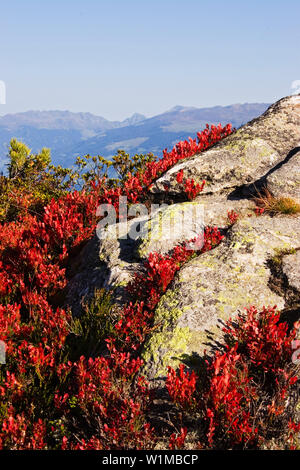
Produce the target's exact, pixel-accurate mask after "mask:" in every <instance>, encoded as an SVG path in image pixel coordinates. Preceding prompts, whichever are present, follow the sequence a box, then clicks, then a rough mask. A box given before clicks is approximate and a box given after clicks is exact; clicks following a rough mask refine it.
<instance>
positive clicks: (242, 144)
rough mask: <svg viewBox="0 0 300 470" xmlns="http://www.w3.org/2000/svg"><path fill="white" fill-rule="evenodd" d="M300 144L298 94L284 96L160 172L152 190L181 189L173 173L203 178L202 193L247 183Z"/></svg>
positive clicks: (261, 175)
mask: <svg viewBox="0 0 300 470" xmlns="http://www.w3.org/2000/svg"><path fill="white" fill-rule="evenodd" d="M297 147H300V95H296V96H290V97H287V98H283V99H282V100H280V101H278V102H277V103H275V104H274V105H272V106H271V107H270V108H269V109H268V110H267V111H266V112H265V113H264V114H263V115H262V116H260V117H259V118H257V119H254V120H253V121H251V122H249V123H248V124H246V125H245V126H243V127H241V128H240V129H239V130H238V131H237V132H236V133H234V134H233V135H231V136H228V137H227V138H225V139H224V140H222V141H221V142H219V143H218V144H216V145H215V146H214V147H213V148H211V149H210V150H207V151H205V152H203V153H201V154H199V155H195V156H194V157H191V158H189V159H186V160H183V161H181V162H179V163H178V164H177V165H175V166H174V167H173V168H171V169H170V170H169V171H167V172H166V173H165V174H164V175H162V176H161V177H160V178H159V179H158V180H157V181H156V183H155V184H154V186H153V189H152V192H153V193H156V194H157V193H162V192H164V188H165V186H166V185H167V186H168V187H169V188H170V189H169V191H170V193H171V194H179V193H182V192H183V186H180V185H178V183H177V181H176V175H177V173H178V172H179V171H180V170H183V175H184V178H193V179H194V181H195V183H198V182H201V181H202V180H203V179H204V180H206V185H205V186H204V190H203V194H205V193H212V192H218V191H221V190H223V189H226V188H234V187H236V186H241V185H243V184H250V183H254V182H255V181H257V180H258V179H259V178H262V177H264V175H265V174H266V173H267V172H268V171H269V170H271V169H272V168H273V167H274V166H275V165H276V164H278V163H279V162H280V161H282V160H284V159H285V158H286V157H287V156H288V154H289V152H291V151H292V150H293V149H295V148H297Z"/></svg>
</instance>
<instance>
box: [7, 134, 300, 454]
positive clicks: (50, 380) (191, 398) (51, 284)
mask: <svg viewBox="0 0 300 470" xmlns="http://www.w3.org/2000/svg"><path fill="white" fill-rule="evenodd" d="M231 132H232V130H231V126H230V125H228V126H225V127H224V128H222V126H221V125H219V126H217V127H215V126H212V127H211V129H209V126H207V127H206V129H205V130H204V131H203V132H202V133H198V135H197V137H198V140H197V141H196V139H194V140H193V139H190V140H189V141H184V142H180V143H179V144H177V145H176V146H175V147H174V149H173V150H172V151H171V152H167V151H166V150H165V151H164V153H163V158H162V159H161V160H158V161H155V162H150V163H147V165H146V169H145V170H144V171H141V172H140V173H138V174H136V175H132V174H130V173H128V174H127V175H126V177H125V178H124V180H123V181H122V182H121V183H120V185H119V186H109V184H108V182H107V180H106V179H105V178H101V179H98V180H95V181H93V182H91V184H90V185H89V187H88V188H87V189H85V190H81V191H72V192H70V193H67V194H65V195H63V196H61V197H59V199H56V200H55V199H52V200H51V201H50V202H49V203H48V204H47V205H46V206H45V207H44V208H43V210H41V211H40V212H39V213H33V212H31V211H30V205H31V203H32V201H31V200H30V196H28V195H26V197H24V198H23V199H22V197H21V196H20V197H19V196H18V198H19V199H18V201H19V205H20V211H19V212H18V214H17V216H16V218H15V220H13V221H9V222H4V223H2V224H1V226H0V301H1V304H0V340H2V341H4V342H5V344H6V364H5V365H2V366H0V367H1V369H0V398H1V403H0V448H1V449H81V450H85V449H130V448H135V449H142V448H143V449H147V448H153V446H154V444H155V439H156V436H155V430H154V429H152V428H151V426H150V424H149V423H148V421H147V419H146V411H147V408H148V407H149V404H150V403H151V393H150V391H149V387H148V384H147V383H146V381H145V380H144V379H143V378H138V371H139V370H140V367H141V366H142V361H141V359H140V358H139V350H140V347H141V345H142V344H143V342H144V341H145V339H146V337H147V335H148V334H149V333H150V332H151V330H152V328H153V316H154V310H155V306H156V305H157V303H158V301H159V300H160V298H161V296H162V295H163V293H164V292H165V291H166V289H167V288H168V286H169V285H170V282H171V281H172V280H173V278H174V276H175V274H176V272H178V270H179V269H180V267H181V266H182V264H183V263H185V262H186V261H188V260H189V259H190V257H191V256H192V255H193V254H194V250H192V249H189V248H188V245H187V246H185V245H178V246H176V247H175V248H174V249H173V251H172V252H171V253H170V254H168V255H161V254H159V253H152V254H150V255H149V257H148V259H147V261H146V262H145V266H144V273H143V274H140V275H137V276H136V277H135V280H134V281H133V283H131V284H130V285H129V287H128V289H129V291H130V294H131V295H132V298H133V299H132V302H131V303H128V304H127V305H124V306H123V307H122V309H121V310H120V312H119V316H118V319H117V321H116V322H115V324H114V325H113V333H112V334H109V335H108V336H107V338H106V341H105V343H106V349H105V354H103V355H102V356H96V357H89V356H82V355H81V356H80V357H78V358H76V359H72V360H71V359H70V354H71V353H72V351H70V347H69V343H68V341H69V338H70V336H71V335H72V328H71V323H72V319H71V315H70V314H69V312H68V311H66V310H65V309H63V308H61V307H59V308H57V307H54V305H53V301H52V299H53V296H54V295H55V294H56V293H57V292H59V291H60V290H61V289H63V288H64V287H65V286H66V283H67V276H66V263H67V261H68V258H69V257H71V256H72V253H73V250H74V249H76V247H80V246H81V244H83V243H85V242H86V241H87V240H88V239H89V238H91V236H92V235H93V233H94V231H95V227H96V223H97V217H96V208H97V206H98V205H99V204H100V203H110V204H113V205H114V207H115V208H116V210H117V212H118V203H119V196H120V195H125V196H127V198H128V201H129V202H130V203H135V202H141V201H143V200H144V199H145V198H146V197H147V191H148V190H149V188H150V187H151V184H152V183H153V182H154V181H155V179H156V178H158V177H159V176H160V175H161V174H163V173H164V172H165V171H167V170H168V169H169V168H171V167H172V166H173V165H174V164H176V163H177V162H178V161H180V160H182V159H184V158H188V157H190V156H192V155H194V154H196V153H199V152H201V151H203V150H205V149H206V148H209V147H210V146H211V145H213V144H214V143H216V142H218V141H219V140H220V139H221V138H223V137H225V136H226V135H229V134H230V133H231ZM178 175H179V176H178ZM178 175H177V181H178V180H179V181H178V183H182V182H183V173H179V174H178ZM203 184H204V182H203V183H201V184H200V183H199V184H195V183H194V181H193V180H189V179H187V180H185V182H184V187H185V190H186V193H187V196H188V198H194V197H196V195H197V194H199V192H200V191H201V190H202V189H203ZM16 201H17V200H16ZM16 201H14V202H16ZM18 201H17V202H18ZM21 209H22V210H21ZM221 240H222V235H221V234H220V232H219V231H218V229H217V228H212V227H206V229H205V232H204V236H203V237H200V238H199V239H198V245H197V240H196V247H197V246H198V247H199V249H197V250H196V251H197V253H198V254H200V253H203V252H205V251H207V250H210V249H212V248H214V247H215V246H216V245H217V244H218V243H220V241H221ZM194 242H195V240H194ZM275 320H276V318H275V316H274V317H273V320H272V322H273V323H272V322H271V323H272V328H271V333H269V330H268V328H267V327H266V328H265V329H263V333H261V334H262V335H263V336H262V339H261V341H264V342H265V343H264V344H263V345H262V344H260V343H259V342H258V345H257V342H255V341H254V339H255V332H257V329H256V330H255V321H256V317H255V312H254V311H253V313H252V317H251V319H250V318H249V322H248V323H247V324H246V325H241V328H242V330H243V333H240V332H238V331H237V330H234V329H233V328H232V327H231V326H228V331H227V332H226V334H227V335H228V337H230V338H231V340H230V341H231V342H235V343H237V344H238V347H236V346H231V347H230V348H229V347H228V351H227V352H226V353H225V355H216V356H215V358H214V359H213V361H212V362H211V363H210V365H208V367H207V374H208V377H209V381H208V382H207V384H208V385H207V387H208V388H209V387H210V388H209V390H210V393H209V391H208V389H207V390H205V393H204V395H203V396H202V397H199V396H198V395H197V393H198V389H197V386H198V385H197V383H198V382H197V376H196V374H195V373H187V372H185V371H184V369H183V367H181V368H180V370H179V375H178V376H177V374H176V373H175V371H171V370H170V372H169V377H168V381H167V387H168V390H169V393H170V395H171V397H172V399H173V400H174V401H175V402H176V403H178V404H180V405H181V406H182V407H183V408H184V409H185V410H188V409H190V408H192V409H193V410H198V409H201V410H203V411H202V412H203V416H204V420H205V423H206V428H207V436H206V439H207V442H208V444H209V446H211V447H213V446H214V445H215V442H216V441H218V439H219V437H218V436H219V435H220V432H221V430H223V428H224V426H225V427H226V423H227V422H228V421H229V420H234V421H233V423H232V426H231V427H230V428H229V429H228V439H229V442H230V445H235V443H236V442H238V443H241V442H245V439H246V438H247V439H248V440H247V442H252V441H253V442H254V441H255V439H256V438H257V432H256V431H255V429H256V428H254V429H253V426H252V421H253V419H252V415H251V413H250V414H247V413H248V412H247V410H248V408H247V406H248V405H247V404H249V403H250V402H251V400H252V399H253V397H254V396H255V393H256V389H255V387H254V388H253V384H252V381H251V380H252V378H251V374H250V372H251V367H252V365H253V367H256V366H257V365H259V367H260V368H261V369H262V370H264V372H265V373H267V372H268V373H272V374H275V375H274V377H275V379H276V380H277V382H276V380H275V384H276V386H277V387H278V390H277V391H276V393H279V398H280V400H281V401H280V400H279V401H278V400H277V399H276V400H275V401H274V404H273V403H272V402H271V403H270V404H269V405H270V407H269V408H268V409H269V412H270V413H273V414H275V415H276V416H277V414H278V413H279V414H280V410H281V407H282V405H281V403H284V400H285V397H286V394H287V392H288V387H289V386H293V382H294V381H295V380H296V378H295V376H294V375H289V374H288V373H287V372H286V369H285V362H284V360H283V362H282V363H280V364H281V371H282V373H281V374H279V373H278V368H276V367H277V366H276V364H274V361H273V363H272V364H271V353H270V348H273V350H275V351H276V357H278V361H279V356H280V355H284V357H285V358H286V357H287V355H288V354H289V345H290V343H289V339H288V335H287V331H286V330H285V329H284V327H282V328H281V329H280V331H278V329H277V326H276V325H277V324H276V321H275ZM271 323H270V321H269V322H268V323H267V325H268V326H269V327H270V325H271ZM257 334H258V333H257ZM259 334H260V333H259ZM259 334H258V335H259ZM275 336H276V338H279V344H278V345H277V346H276V345H274V341H273V339H274V337H275ZM272 341H273V342H272ZM240 348H248V349H247V354H248V355H249V356H250V357H251V360H250V361H248V362H247V361H244V362H243V361H242V357H243V353H242V352H240V351H239V349H240ZM269 366H270V368H269ZM276 374H277V375H276ZM285 374H288V375H285ZM274 377H272V378H270V381H269V382H270V384H271V383H273V382H274V380H273V378H274ZM241 378H243V381H242V382H241ZM271 379H272V380H273V382H272V380H271ZM282 381H283V382H282ZM286 381H288V384H289V386H287V385H286ZM282 383H283V385H282ZM276 397H277V395H276ZM205 400H206V401H205ZM199 407H200V408H199ZM197 412H198V411H197ZM276 413H277V414H276ZM237 414H238V418H236V415H237ZM224 423H225V424H224ZM249 426H250V427H249ZM251 426H252V427H251ZM289 426H290V428H289V429H290V433H291V435H294V432H295V431H296V429H298V428H297V426H298V425H297V424H295V423H294V422H293V421H290V425H289ZM258 428H259V426H258ZM226 429H227V428H226ZM187 433H188V429H187V428H186V427H182V428H181V430H180V434H179V435H178V436H176V435H175V434H173V435H172V436H171V437H170V448H181V447H183V446H184V442H185V438H186V436H187ZM291 439H292V438H291ZM218 442H219V441H218ZM293 445H294V443H293Z"/></svg>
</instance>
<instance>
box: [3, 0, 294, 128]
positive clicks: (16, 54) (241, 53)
mask: <svg viewBox="0 0 300 470" xmlns="http://www.w3.org/2000/svg"><path fill="white" fill-rule="evenodd" d="M0 80H3V81H4V82H5V84H6V89H7V98H6V104H5V105H3V104H0V114H1V115H3V114H6V113H10V112H19V111H26V110H29V109H40V110H45V109H63V110H65V109H68V110H70V111H89V112H92V113H95V114H98V115H102V116H104V117H106V118H107V119H111V120H119V119H124V118H125V117H128V116H129V115H131V114H133V113H134V112H139V113H142V114H145V115H146V116H152V115H155V114H158V113H160V112H164V111H166V110H167V109H169V108H171V107H173V106H175V105H178V104H179V105H184V106H197V107H205V106H214V105H227V104H233V103H238V102H241V103H244V102H273V101H275V100H277V99H279V98H281V97H282V96H285V95H288V94H290V91H291V88H290V87H291V83H292V82H293V81H295V80H300V1H299V0H227V1H226V0H223V1H220V0H210V1H209V0H206V1H204V0H39V1H38V0H5V1H4V0H0Z"/></svg>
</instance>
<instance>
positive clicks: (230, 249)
mask: <svg viewBox="0 0 300 470" xmlns="http://www.w3.org/2000/svg"><path fill="white" fill-rule="evenodd" d="M299 246H300V224H299V219H297V218H289V217H283V218H275V217H273V218H271V217H268V216H263V217H251V218H245V219H242V220H240V221H239V222H238V223H237V224H235V225H234V226H233V227H232V229H230V231H229V233H228V234H227V237H226V239H225V241H223V242H222V243H221V244H220V245H219V246H218V247H217V248H216V249H215V250H212V251H210V252H207V253H204V254H203V255H200V256H198V257H197V258H195V259H193V260H191V261H190V262H189V263H187V264H186V265H185V266H183V267H182V269H181V270H180V272H179V274H178V275H177V276H176V279H175V280H174V282H173V285H172V288H171V289H169V291H168V292H167V293H166V294H165V295H164V296H163V297H162V299H161V301H160V303H159V305H158V307H157V310H156V316H155V320H154V323H156V324H157V325H160V326H159V327H158V328H157V329H156V330H155V332H154V333H153V335H152V336H151V338H150V339H149V340H148V342H147V343H146V345H145V348H144V352H143V357H144V360H145V363H146V367H145V372H146V373H147V375H148V376H149V377H152V378H154V377H158V376H161V375H164V374H165V372H166V367H167V365H173V366H176V365H178V364H179V363H180V361H186V360H188V359H189V358H191V357H192V356H195V354H196V355H197V354H200V355H201V354H203V352H204V349H209V348H210V347H211V346H212V345H213V343H211V341H212V339H213V338H214V339H218V337H220V333H221V332H220V327H222V324H223V323H224V321H226V320H228V319H229V318H230V317H233V316H234V315H235V314H237V312H238V311H243V309H244V308H246V307H250V306H251V305H255V306H257V308H262V307H263V306H264V305H265V306H267V305H270V306H274V305H277V307H278V309H282V308H284V306H285V299H284V298H283V297H281V296H280V295H278V294H276V293H275V292H273V291H272V289H271V288H270V286H269V279H270V275H271V272H270V268H269V267H268V260H270V259H272V257H274V256H275V255H276V254H277V255H278V252H280V251H284V250H287V249H295V248H297V247H299ZM292 256H294V255H292ZM285 263H287V261H285ZM289 263H293V259H290V261H289ZM284 269H287V264H284ZM294 270H295V271H296V272H298V270H299V265H298V266H297V265H296V266H294ZM296 278H297V274H295V273H294V275H292V274H291V276H290V279H291V282H293V280H294V279H295V280H296ZM299 293H300V292H299Z"/></svg>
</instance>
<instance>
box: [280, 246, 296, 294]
mask: <svg viewBox="0 0 300 470" xmlns="http://www.w3.org/2000/svg"><path fill="white" fill-rule="evenodd" d="M282 271H283V272H284V274H285V275H286V276H287V278H288V283H289V285H290V286H291V287H293V288H294V289H296V290H297V291H298V292H299V294H300V251H299V250H298V251H297V252H296V253H294V254H291V255H287V256H284V257H283V259H282Z"/></svg>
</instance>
